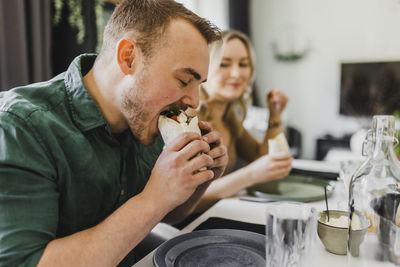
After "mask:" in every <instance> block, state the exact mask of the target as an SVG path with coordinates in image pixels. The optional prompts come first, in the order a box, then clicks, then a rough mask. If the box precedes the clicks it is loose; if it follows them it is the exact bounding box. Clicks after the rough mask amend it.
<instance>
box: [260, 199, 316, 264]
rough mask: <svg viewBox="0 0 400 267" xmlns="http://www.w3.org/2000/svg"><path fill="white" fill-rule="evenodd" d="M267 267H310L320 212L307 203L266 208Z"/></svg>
mask: <svg viewBox="0 0 400 267" xmlns="http://www.w3.org/2000/svg"><path fill="white" fill-rule="evenodd" d="M266 214H267V220H266V231H265V235H266V243H265V247H266V266H267V267H288V266H292V267H297V266H299V267H300V266H309V263H310V258H311V257H310V256H311V254H312V251H313V248H312V246H313V244H314V243H315V242H314V241H315V236H316V234H315V233H316V231H317V230H316V227H317V211H316V210H315V209H314V208H312V207H311V206H309V205H308V204H305V203H300V202H275V203H269V204H267V207H266Z"/></svg>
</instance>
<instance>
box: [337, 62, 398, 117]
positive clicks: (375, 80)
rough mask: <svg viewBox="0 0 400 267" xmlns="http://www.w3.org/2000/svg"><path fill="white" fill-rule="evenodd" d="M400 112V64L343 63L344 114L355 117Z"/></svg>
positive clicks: (342, 111) (341, 109)
mask: <svg viewBox="0 0 400 267" xmlns="http://www.w3.org/2000/svg"><path fill="white" fill-rule="evenodd" d="M395 111H400V61H390V62H356V63H341V82H340V114H342V115H347V116H354V117H370V116H372V115H383V114H387V115H390V114H393V113H394V112H395Z"/></svg>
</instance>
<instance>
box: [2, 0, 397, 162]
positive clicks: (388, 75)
mask: <svg viewBox="0 0 400 267" xmlns="http://www.w3.org/2000/svg"><path fill="white" fill-rule="evenodd" d="M116 2H118V1H116V0H115V1H105V0H85V1H84V0H13V1H10V0H0V91H5V90H8V89H10V88H12V87H15V86H19V85H25V84H28V83H32V82H38V81H43V80H46V79H49V78H51V77H52V76H54V75H56V74H58V73H61V72H63V71H65V70H66V68H67V67H68V65H69V63H70V62H71V61H72V60H73V58H74V57H75V56H77V55H79V54H81V53H96V51H98V49H99V47H100V46H101V39H102V31H103V28H104V25H105V23H106V22H107V20H108V18H109V17H110V15H111V13H112V11H113V9H114V7H115V3H116ZM179 2H182V3H183V4H184V5H185V6H187V7H188V8H189V9H191V10H193V11H194V12H196V13H197V14H199V15H200V16H203V17H206V18H207V19H209V20H210V21H212V22H213V23H214V24H216V25H217V26H218V27H219V28H220V29H222V30H224V29H228V28H233V29H237V30H240V31H242V32H244V33H246V34H248V35H249V36H250V39H251V40H252V41H253V44H254V47H255V50H256V55H257V56H256V60H257V62H256V64H257V69H256V72H257V76H256V82H255V86H254V91H253V105H254V106H253V107H251V108H250V110H249V114H248V118H247V120H246V123H245V126H246V127H248V128H249V129H250V130H251V131H252V132H253V133H254V134H255V135H256V136H257V135H259V134H260V133H262V132H263V131H264V130H265V128H266V119H265V117H266V116H268V114H267V110H266V109H265V102H264V99H265V94H266V92H267V91H268V90H269V89H270V88H277V89H279V90H281V91H283V92H284V93H286V94H287V95H288V97H289V98H290V102H289V105H288V106H287V108H286V111H285V112H284V121H285V124H286V126H287V135H288V139H289V143H291V145H292V147H293V148H295V151H294V153H296V157H297V158H303V159H318V160H333V161H334V160H343V159H345V158H350V159H351V158H353V157H358V156H359V155H360V153H361V143H362V140H363V138H364V136H365V130H366V129H367V128H369V126H370V122H371V118H372V115H373V114H393V115H396V116H398V117H399V115H400V34H399V25H400V1H399V0H336V1H326V0H325V1H321V0H302V1H298V0H185V1H183V0H181V1H179ZM256 122H257V123H256ZM264 122H265V124H263V123H264ZM397 127H399V124H397Z"/></svg>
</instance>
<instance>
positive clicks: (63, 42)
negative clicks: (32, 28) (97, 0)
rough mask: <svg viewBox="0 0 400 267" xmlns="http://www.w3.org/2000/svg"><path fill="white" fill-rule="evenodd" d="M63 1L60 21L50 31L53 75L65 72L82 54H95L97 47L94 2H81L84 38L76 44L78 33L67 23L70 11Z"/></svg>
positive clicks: (87, 0) (86, 0)
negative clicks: (51, 36)
mask: <svg viewBox="0 0 400 267" xmlns="http://www.w3.org/2000/svg"><path fill="white" fill-rule="evenodd" d="M67 2H68V1H65V4H64V6H63V10H62V15H61V21H60V23H59V24H57V25H53V29H52V35H53V39H52V62H51V63H52V69H53V72H54V74H55V75H56V74H59V73H61V72H64V71H66V70H67V68H68V66H69V65H70V64H71V62H72V60H73V59H74V58H75V57H76V56H79V55H80V54H83V53H95V52H96V45H97V28H96V15H95V11H94V0H83V1H82V17H83V23H84V27H85V38H84V40H83V42H82V43H81V44H78V42H77V39H76V36H77V33H78V31H77V30H76V29H75V28H72V27H71V25H70V24H69V22H68V17H69V14H70V10H69V9H68V5H67Z"/></svg>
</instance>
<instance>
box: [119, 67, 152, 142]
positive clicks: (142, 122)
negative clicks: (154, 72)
mask: <svg viewBox="0 0 400 267" xmlns="http://www.w3.org/2000/svg"><path fill="white" fill-rule="evenodd" d="M143 74H144V71H143V72H142V73H141V74H139V77H138V78H137V79H136V80H135V81H134V83H133V84H132V85H131V86H130V88H129V89H127V90H125V91H124V95H123V96H122V113H123V114H124V116H125V118H126V120H127V123H128V126H129V128H130V130H131V132H132V134H133V136H135V138H136V139H137V140H139V142H140V143H142V144H144V145H151V144H153V143H154V142H155V140H156V138H157V135H156V134H154V135H153V136H148V134H149V130H150V128H149V127H150V122H151V121H152V118H151V114H150V113H149V112H148V111H146V107H145V104H144V103H143V101H141V99H143V98H142V97H141V95H140V94H141V93H143V92H145V90H146V89H145V88H144V83H143V76H145V75H143ZM146 122H147V123H146ZM146 130H147V131H146Z"/></svg>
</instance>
